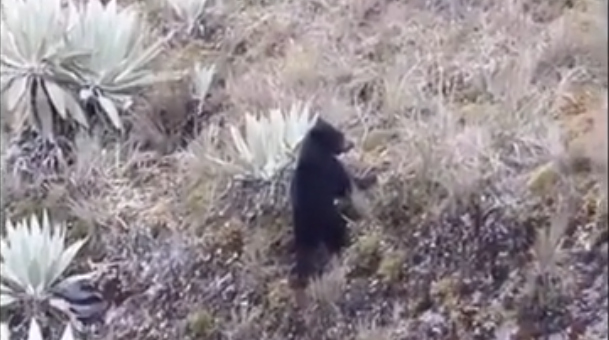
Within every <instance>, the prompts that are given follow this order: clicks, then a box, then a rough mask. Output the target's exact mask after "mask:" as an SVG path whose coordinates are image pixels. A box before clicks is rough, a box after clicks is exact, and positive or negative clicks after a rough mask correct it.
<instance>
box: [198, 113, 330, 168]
mask: <svg viewBox="0 0 609 340" xmlns="http://www.w3.org/2000/svg"><path fill="white" fill-rule="evenodd" d="M317 117H318V115H317V114H314V115H311V114H310V107H309V105H308V104H295V105H293V106H292V107H291V108H290V110H289V112H288V113H284V112H282V111H281V110H279V109H276V110H271V112H270V114H269V115H268V116H260V117H254V116H253V115H251V114H247V115H246V116H245V128H244V133H242V132H241V131H240V130H239V129H238V128H237V127H235V126H231V127H230V133H231V137H232V141H233V147H234V149H235V154H236V157H235V160H234V161H232V162H229V161H226V160H223V159H219V158H217V157H209V158H210V159H211V160H212V161H214V162H216V163H218V164H220V165H222V166H226V167H228V168H232V169H237V170H238V171H239V172H240V173H241V174H243V175H245V176H249V177H253V178H257V179H263V180H269V179H271V178H273V176H275V175H276V174H277V173H278V172H279V171H280V170H281V169H283V168H284V167H285V166H286V165H287V164H288V163H289V162H290V160H291V156H292V152H293V151H294V150H295V149H296V147H297V146H298V144H299V143H300V142H301V141H302V138H303V137H304V136H305V134H306V133H307V131H308V130H309V129H310V128H311V127H312V126H313V124H314V123H315V121H316V119H317Z"/></svg>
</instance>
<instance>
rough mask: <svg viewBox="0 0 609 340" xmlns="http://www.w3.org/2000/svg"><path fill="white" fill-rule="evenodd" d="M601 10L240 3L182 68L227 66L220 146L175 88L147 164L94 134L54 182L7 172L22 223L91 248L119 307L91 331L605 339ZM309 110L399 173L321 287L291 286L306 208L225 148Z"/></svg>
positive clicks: (590, 4) (115, 334) (149, 131)
mask: <svg viewBox="0 0 609 340" xmlns="http://www.w3.org/2000/svg"><path fill="white" fill-rule="evenodd" d="M602 6H606V5H603V4H602V3H601V1H598V0H574V1H556V0H554V1H543V0H541V1H532V0H525V1H513V2H505V3H500V2H497V4H494V5H485V4H483V2H481V1H475V0H467V1H459V2H454V1H443V0H438V1H418V0H415V1H408V2H405V1H401V2H400V1H391V0H355V1H353V0H348V1H347V0H339V1H324V0H299V1H292V0H281V1H273V2H267V1H262V0H259V1H253V0H250V1H234V2H231V1H226V2H222V3H218V4H216V5H215V6H212V7H211V8H210V11H209V13H207V14H206V17H205V18H204V20H203V22H204V25H205V26H206V28H207V29H206V30H205V31H204V32H203V34H199V35H198V36H196V37H195V36H179V37H177V38H176V40H175V41H174V42H172V44H174V46H173V48H172V50H171V53H170V54H169V55H168V56H167V57H166V58H167V63H166V64H167V65H171V66H176V65H187V64H189V63H191V62H192V61H195V60H196V61H202V62H206V63H215V64H216V65H217V66H218V70H219V71H218V75H217V77H216V82H215V83H214V86H213V88H212V93H211V94H210V96H209V97H208V98H207V100H206V102H205V103H204V106H203V114H202V115H201V117H200V122H198V123H197V124H198V125H200V126H201V127H202V130H201V131H198V132H197V131H195V132H194V133H193V132H192V130H197V129H192V125H193V124H195V123H193V121H191V120H188V118H189V117H191V116H192V114H191V111H189V110H191V109H192V105H186V103H187V102H189V99H188V91H187V88H186V87H185V85H184V84H172V85H171V86H163V87H159V88H155V89H153V90H152V92H151V93H149V94H148V98H149V99H150V101H149V102H148V103H147V105H142V108H141V111H142V112H140V115H139V116H137V117H136V118H134V119H136V124H135V125H134V130H133V131H132V139H133V140H134V141H136V142H137V143H138V144H139V145H142V144H145V145H147V146H148V150H147V151H142V150H131V149H130V148H128V150H126V151H125V150H119V151H116V152H115V150H114V149H113V147H112V146H108V147H107V148H106V150H102V149H101V148H99V147H96V146H94V145H93V144H92V143H91V141H86V140H84V141H81V142H80V144H79V147H78V149H77V163H76V165H75V166H74V167H72V168H70V169H68V170H66V172H65V174H64V175H62V177H61V178H59V179H54V180H53V181H52V183H53V184H51V185H49V186H47V187H45V188H44V189H41V188H40V187H39V186H28V185H27V184H26V183H22V182H20V181H18V180H17V178H16V177H15V175H14V174H12V173H11V172H10V171H6V169H7V168H6V166H4V164H3V170H4V173H3V179H4V183H3V188H2V189H3V199H4V213H5V215H7V216H8V217H11V218H18V217H20V216H24V215H26V214H28V213H30V212H32V211H36V210H37V209H40V208H42V207H44V208H48V209H50V211H51V212H52V213H53V214H54V215H55V216H56V218H60V219H64V220H66V221H67V222H68V223H69V225H70V228H71V229H70V232H71V235H72V237H79V236H83V235H88V236H89V237H90V240H89V242H88V244H87V248H86V249H85V251H84V252H83V254H81V259H80V262H79V264H80V266H83V267H84V266H97V268H98V269H99V270H100V273H101V275H100V278H99V280H98V282H97V284H98V286H99V287H100V288H101V289H102V290H103V291H104V295H105V296H106V297H107V298H108V299H109V300H110V301H111V302H112V307H111V308H110V309H109V311H108V313H107V315H106V320H105V321H104V322H103V324H101V325H96V326H95V327H90V328H91V329H87V330H86V332H87V333H88V336H89V337H90V338H92V339H116V340H123V339H130V340H157V339H159V340H160V339H242V340H246V339H247V340H249V339H262V340H265V339H268V340H274V339H277V340H279V339H281V340H284V339H303V340H305V339H316V340H318V339H357V340H368V339H370V340H372V339H375V340H382V339H392V340H393V339H399V340H406V339H447V340H448V339H499V340H503V339H523V340H524V339H602V338H606V337H607V336H608V334H609V333H608V330H607V325H608V320H607V314H606V311H607V308H608V289H607V283H606V282H607V275H608V270H607V268H608V266H607V260H608V259H607V257H608V256H607V222H606V202H605V197H606V190H607V188H606V180H605V181H603V180H602V179H603V178H604V177H606V174H607V173H606V167H607V160H606V153H607V138H606V136H607V130H606V118H607V117H606V105H607V92H606V91H607V82H606V77H607V66H606V62H607V55H606V39H607V38H606V27H605V23H606V17H603V16H601V15H600V14H603V13H605V10H604V9H603V7H602ZM142 8H143V9H144V10H146V11H148V12H147V13H148V14H149V17H150V20H151V21H153V22H154V23H155V24H158V26H157V27H161V26H163V25H170V23H171V20H170V18H168V17H167V16H166V15H165V14H166V13H165V12H164V11H163V10H162V9H161V8H159V7H158V6H156V4H155V3H154V2H152V3H146V4H145V5H143V7H142ZM298 100H312V103H313V106H314V108H315V109H317V110H319V112H321V113H322V115H324V116H327V117H329V118H330V119H331V120H332V121H334V122H336V123H337V124H339V125H340V126H341V127H343V128H344V129H345V131H346V133H347V134H348V136H349V137H350V138H352V139H354V140H355V141H356V142H357V143H356V144H357V147H356V148H355V150H354V151H353V152H352V153H350V154H349V155H347V156H346V160H345V161H346V162H347V164H349V166H350V167H351V168H352V169H354V171H356V172H357V171H360V170H361V169H372V170H373V171H374V172H375V173H376V174H377V175H378V183H377V185H375V186H374V187H373V188H372V189H371V190H370V191H369V192H366V193H364V194H365V195H364V196H365V200H366V202H367V208H368V210H369V212H370V214H369V216H368V217H367V218H365V219H363V220H361V221H358V222H356V223H353V225H352V226H351V227H352V233H353V245H352V246H351V247H350V249H349V250H348V251H347V253H346V254H345V256H344V257H343V258H341V259H338V260H336V261H333V262H331V263H329V264H328V265H327V269H326V274H325V275H324V276H323V277H321V278H320V279H319V280H318V281H316V282H313V283H312V284H311V286H310V287H309V288H308V289H307V290H306V291H305V292H297V291H294V290H293V289H291V288H290V284H289V281H288V277H287V274H288V271H289V267H290V265H291V263H292V259H291V256H292V254H291V252H290V242H291V231H290V224H289V219H288V216H289V211H288V210H287V209H286V207H285V197H284V196H282V195H281V192H279V193H275V194H274V195H267V193H268V192H267V191H268V188H265V187H264V186H262V187H261V188H260V187H255V186H254V187H252V185H251V183H250V184H238V183H236V182H235V180H234V179H231V177H230V176H229V175H228V174H226V173H225V171H223V170H222V169H219V168H217V167H213V166H210V164H208V163H207V162H205V161H204V159H205V157H204V156H203V153H205V152H208V150H209V149H210V148H211V147H214V146H217V147H220V146H218V145H216V144H218V143H220V144H221V143H222V140H223V139H222V137H223V135H222V134H220V136H219V138H216V139H213V138H209V134H210V132H209V131H210V130H211V127H212V126H218V127H222V126H224V125H225V124H227V123H232V122H240V121H241V117H243V114H244V113H245V112H258V111H260V112H264V111H268V110H269V109H271V108H274V107H287V105H291V104H292V103H294V102H296V101H298ZM142 117H143V118H142ZM195 125H196V124H195ZM187 126H190V128H191V129H190V130H191V131H186V129H185V128H186V127H187ZM159 127H160V128H159ZM189 135H194V136H193V137H194V139H192V138H190V140H186V142H187V145H186V146H185V147H183V146H181V145H180V144H181V143H180V141H181V140H183V139H185V136H189ZM218 140H220V142H218ZM3 144H5V143H3ZM4 151H5V155H6V153H7V152H9V151H10V150H4ZM235 197H241V198H244V201H245V202H236V201H235V199H234V198H235ZM252 202H258V203H260V202H262V203H269V206H271V209H270V210H271V212H268V211H262V209H261V208H260V206H256V204H251V203H252ZM237 203H238V204H237ZM271 203H272V204H271ZM77 269H78V268H75V269H74V270H77Z"/></svg>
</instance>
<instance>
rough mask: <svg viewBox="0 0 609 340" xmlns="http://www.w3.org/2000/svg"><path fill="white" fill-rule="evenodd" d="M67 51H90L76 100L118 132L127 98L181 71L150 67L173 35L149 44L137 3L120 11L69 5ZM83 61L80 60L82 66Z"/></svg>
mask: <svg viewBox="0 0 609 340" xmlns="http://www.w3.org/2000/svg"><path fill="white" fill-rule="evenodd" d="M68 8H69V13H70V15H69V16H68V17H69V18H70V29H69V30H68V32H67V40H66V41H67V44H66V45H67V46H68V48H69V49H70V50H76V49H79V48H84V49H85V50H87V51H89V52H91V53H90V54H88V55H87V58H85V59H81V60H80V61H81V63H80V66H81V69H80V72H79V74H78V75H79V78H80V80H81V81H82V82H81V83H80V84H79V85H80V93H79V95H80V98H81V99H82V100H84V101H85V102H88V101H90V100H93V101H94V102H95V103H97V104H99V107H100V108H101V109H102V111H103V112H105V114H106V115H107V116H108V118H109V119H110V121H111V123H112V124H113V125H114V127H115V128H117V129H122V126H123V125H122V122H121V119H120V116H119V107H120V108H123V109H124V108H127V107H128V106H129V105H130V102H131V95H132V94H133V93H137V91H138V90H140V89H142V88H144V87H146V86H149V85H152V84H154V83H157V82H162V81H167V80H174V79H177V78H180V77H181V76H182V75H183V72H153V71H152V67H153V65H152V63H153V62H154V61H155V60H156V59H157V57H159V56H160V54H161V53H162V52H163V50H164V45H165V43H166V42H167V41H168V40H169V39H170V38H171V34H169V35H167V36H165V37H163V38H161V39H157V40H155V41H154V42H153V43H152V44H148V41H149V40H150V35H149V34H147V33H148V32H149V31H150V29H149V27H148V26H147V24H146V21H145V20H143V18H142V17H141V14H140V11H138V9H137V4H131V5H128V6H127V7H119V6H118V5H117V2H116V1H115V0H110V1H109V2H108V3H106V4H105V5H103V4H102V3H101V1H99V0H93V1H88V2H86V3H85V4H76V3H75V2H69V5H68ZM83 60H84V61H83Z"/></svg>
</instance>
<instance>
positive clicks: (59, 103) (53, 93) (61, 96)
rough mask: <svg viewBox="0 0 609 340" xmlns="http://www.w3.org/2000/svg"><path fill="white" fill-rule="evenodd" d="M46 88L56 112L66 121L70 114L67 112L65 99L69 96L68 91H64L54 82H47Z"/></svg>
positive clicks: (45, 83)
mask: <svg viewBox="0 0 609 340" xmlns="http://www.w3.org/2000/svg"><path fill="white" fill-rule="evenodd" d="M44 86H45V88H46V91H47V94H48V95H49V99H50V100H51V103H53V106H54V107H55V110H56V111H57V113H58V114H59V115H60V116H61V117H62V118H63V119H66V118H67V116H68V113H67V110H66V101H65V97H66V96H68V95H69V94H68V93H67V91H66V90H64V89H62V88H61V87H59V86H58V85H57V84H55V83H54V82H52V81H45V82H44Z"/></svg>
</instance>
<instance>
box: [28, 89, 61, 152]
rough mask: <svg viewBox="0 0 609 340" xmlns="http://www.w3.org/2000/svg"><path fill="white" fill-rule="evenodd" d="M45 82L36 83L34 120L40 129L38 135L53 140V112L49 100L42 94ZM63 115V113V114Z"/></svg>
mask: <svg viewBox="0 0 609 340" xmlns="http://www.w3.org/2000/svg"><path fill="white" fill-rule="evenodd" d="M44 84H45V82H43V81H41V80H39V81H38V89H37V91H36V98H35V101H34V102H35V103H36V109H35V110H34V112H35V113H37V115H36V120H37V122H38V124H40V125H39V126H38V128H39V129H40V135H41V136H42V137H43V138H44V139H47V140H53V138H54V134H53V110H52V108H51V105H50V103H49V98H48V97H47V96H46V94H45V93H44V90H43V87H44V86H45V85H44ZM64 114H65V112H64Z"/></svg>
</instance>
